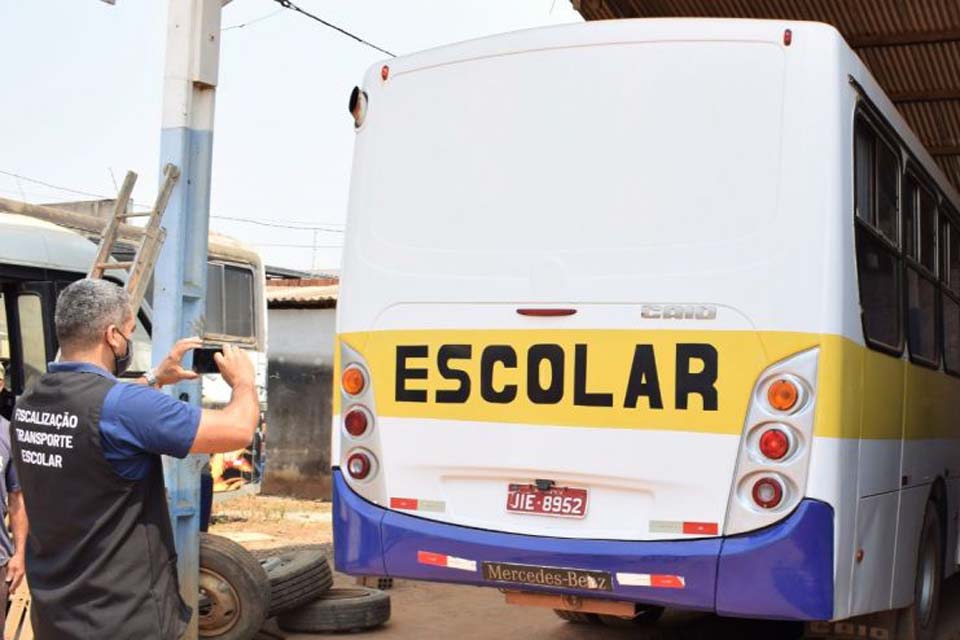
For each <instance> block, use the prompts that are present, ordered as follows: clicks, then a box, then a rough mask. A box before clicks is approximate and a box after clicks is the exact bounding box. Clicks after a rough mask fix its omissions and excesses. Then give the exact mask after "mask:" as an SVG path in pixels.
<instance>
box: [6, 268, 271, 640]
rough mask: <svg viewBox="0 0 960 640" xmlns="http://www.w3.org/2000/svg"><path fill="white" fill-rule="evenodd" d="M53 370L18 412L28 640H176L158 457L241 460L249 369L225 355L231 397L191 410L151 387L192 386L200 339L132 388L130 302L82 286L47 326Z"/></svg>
mask: <svg viewBox="0 0 960 640" xmlns="http://www.w3.org/2000/svg"><path fill="white" fill-rule="evenodd" d="M54 320H55V324H56V332H57V338H58V340H59V342H60V350H61V361H60V362H57V363H53V364H51V365H50V370H49V372H48V373H46V374H45V375H43V376H42V377H41V378H40V379H39V380H38V381H37V382H36V383H35V384H34V386H33V387H32V388H31V389H30V390H29V391H27V392H26V393H25V394H24V395H23V396H21V397H20V398H19V399H18V401H17V405H16V408H15V410H14V415H13V421H12V425H11V426H12V436H13V438H12V439H13V448H14V459H15V461H16V465H17V472H18V475H19V479H20V484H21V486H22V488H23V496H24V500H25V503H26V511H27V514H28V515H29V519H30V533H29V537H28V545H27V558H26V562H27V581H28V583H29V585H30V593H31V596H32V604H31V610H32V615H31V618H32V623H33V630H34V634H35V636H36V638H37V639H38V640H73V639H76V640H81V639H84V640H86V639H88V638H118V639H119V638H136V639H137V640H153V639H162V640H167V639H171V640H172V639H175V638H179V637H180V636H181V635H182V634H183V632H184V631H185V629H186V626H187V623H188V622H189V619H190V615H191V612H190V610H189V607H187V606H186V605H185V604H184V602H183V601H182V599H181V598H180V593H179V588H178V579H177V564H176V550H175V547H174V539H173V532H172V529H171V525H170V515H169V512H168V510H167V500H166V491H165V487H164V482H163V468H162V464H161V458H160V456H161V455H169V456H173V457H176V458H183V457H185V456H186V455H187V454H188V453H218V452H224V451H232V450H235V449H239V448H242V447H245V446H246V445H247V444H249V442H250V440H251V439H252V438H253V433H254V429H255V428H256V425H257V423H258V422H259V419H260V408H259V404H258V401H257V394H256V390H255V388H254V371H253V365H252V364H251V362H250V360H249V358H248V357H247V356H246V354H244V353H243V352H241V351H239V350H238V349H236V348H233V347H231V346H227V347H225V348H224V349H223V353H222V354H217V355H216V357H215V359H216V363H217V366H218V368H219V369H220V373H221V374H222V375H223V378H224V380H225V381H226V382H227V384H229V385H230V387H231V388H232V389H233V396H232V398H231V400H230V403H229V404H228V405H227V406H226V407H225V408H223V409H222V410H217V411H213V410H207V409H204V410H201V409H200V408H198V407H195V406H192V405H189V404H187V403H184V402H180V401H178V400H175V399H173V398H171V397H170V396H167V395H165V394H163V393H161V392H160V391H158V390H157V389H155V388H154V387H155V386H163V385H166V384H173V383H176V382H179V381H181V380H190V379H194V378H196V377H197V374H196V373H194V372H192V371H188V370H185V369H184V368H183V367H182V366H181V360H182V358H183V356H184V354H185V353H186V352H187V351H189V350H190V349H193V348H196V347H199V346H200V345H201V342H200V340H199V339H198V338H190V339H187V340H181V341H180V342H178V343H177V344H176V345H175V346H174V348H173V350H172V351H171V352H170V355H168V356H167V358H166V359H165V360H164V361H163V362H162V363H161V364H160V365H159V366H158V367H157V368H155V369H153V370H152V371H150V372H148V373H147V375H146V376H144V378H141V379H140V380H139V382H141V383H142V384H127V383H123V382H120V381H119V380H118V379H117V377H116V376H119V375H121V374H122V373H123V372H124V371H125V370H126V368H127V366H128V365H129V363H130V359H131V356H132V355H133V352H132V344H131V336H132V335H133V331H134V328H135V326H136V320H135V318H134V314H133V312H132V310H131V308H130V303H129V299H128V297H127V294H126V292H125V291H124V290H123V289H121V288H120V287H118V286H117V285H115V284H112V283H110V282H107V281H104V280H80V281H77V282H74V283H73V284H71V285H70V286H68V287H67V288H66V289H64V290H63V292H62V293H61V294H60V298H59V300H58V302H57V310H56V315H55V319H54Z"/></svg>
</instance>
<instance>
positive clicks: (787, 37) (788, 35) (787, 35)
mask: <svg viewBox="0 0 960 640" xmlns="http://www.w3.org/2000/svg"><path fill="white" fill-rule="evenodd" d="M792 42H793V31H791V30H790V29H786V30H784V32H783V46H785V47H789V46H790V44H791V43H792Z"/></svg>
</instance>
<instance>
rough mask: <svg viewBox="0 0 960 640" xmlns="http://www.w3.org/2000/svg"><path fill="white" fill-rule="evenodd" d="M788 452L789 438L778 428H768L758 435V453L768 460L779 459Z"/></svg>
mask: <svg viewBox="0 0 960 640" xmlns="http://www.w3.org/2000/svg"><path fill="white" fill-rule="evenodd" d="M789 452H790V438H789V437H788V436H787V434H786V433H784V432H783V431H781V430H780V429H768V430H767V431H764V433H763V435H762V436H760V453H762V454H763V455H765V456H766V457H767V458H769V459H770V460H781V459H783V458H784V457H785V456H786V455H787V453H789Z"/></svg>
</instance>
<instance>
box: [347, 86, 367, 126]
mask: <svg viewBox="0 0 960 640" xmlns="http://www.w3.org/2000/svg"><path fill="white" fill-rule="evenodd" d="M348 107H349V109H350V115H352V116H353V127H354V128H355V129H359V128H360V125H362V124H363V121H364V119H366V117H367V92H366V91H363V90H362V89H360V87H354V88H353V91H352V92H350V103H349V105H348Z"/></svg>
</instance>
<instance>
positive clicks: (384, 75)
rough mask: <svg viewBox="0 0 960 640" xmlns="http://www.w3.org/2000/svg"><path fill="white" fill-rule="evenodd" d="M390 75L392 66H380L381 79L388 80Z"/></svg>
mask: <svg viewBox="0 0 960 640" xmlns="http://www.w3.org/2000/svg"><path fill="white" fill-rule="evenodd" d="M389 77H390V67H388V66H387V65H383V66H382V67H380V79H381V80H383V81H384V82H386V81H387V78H389Z"/></svg>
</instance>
